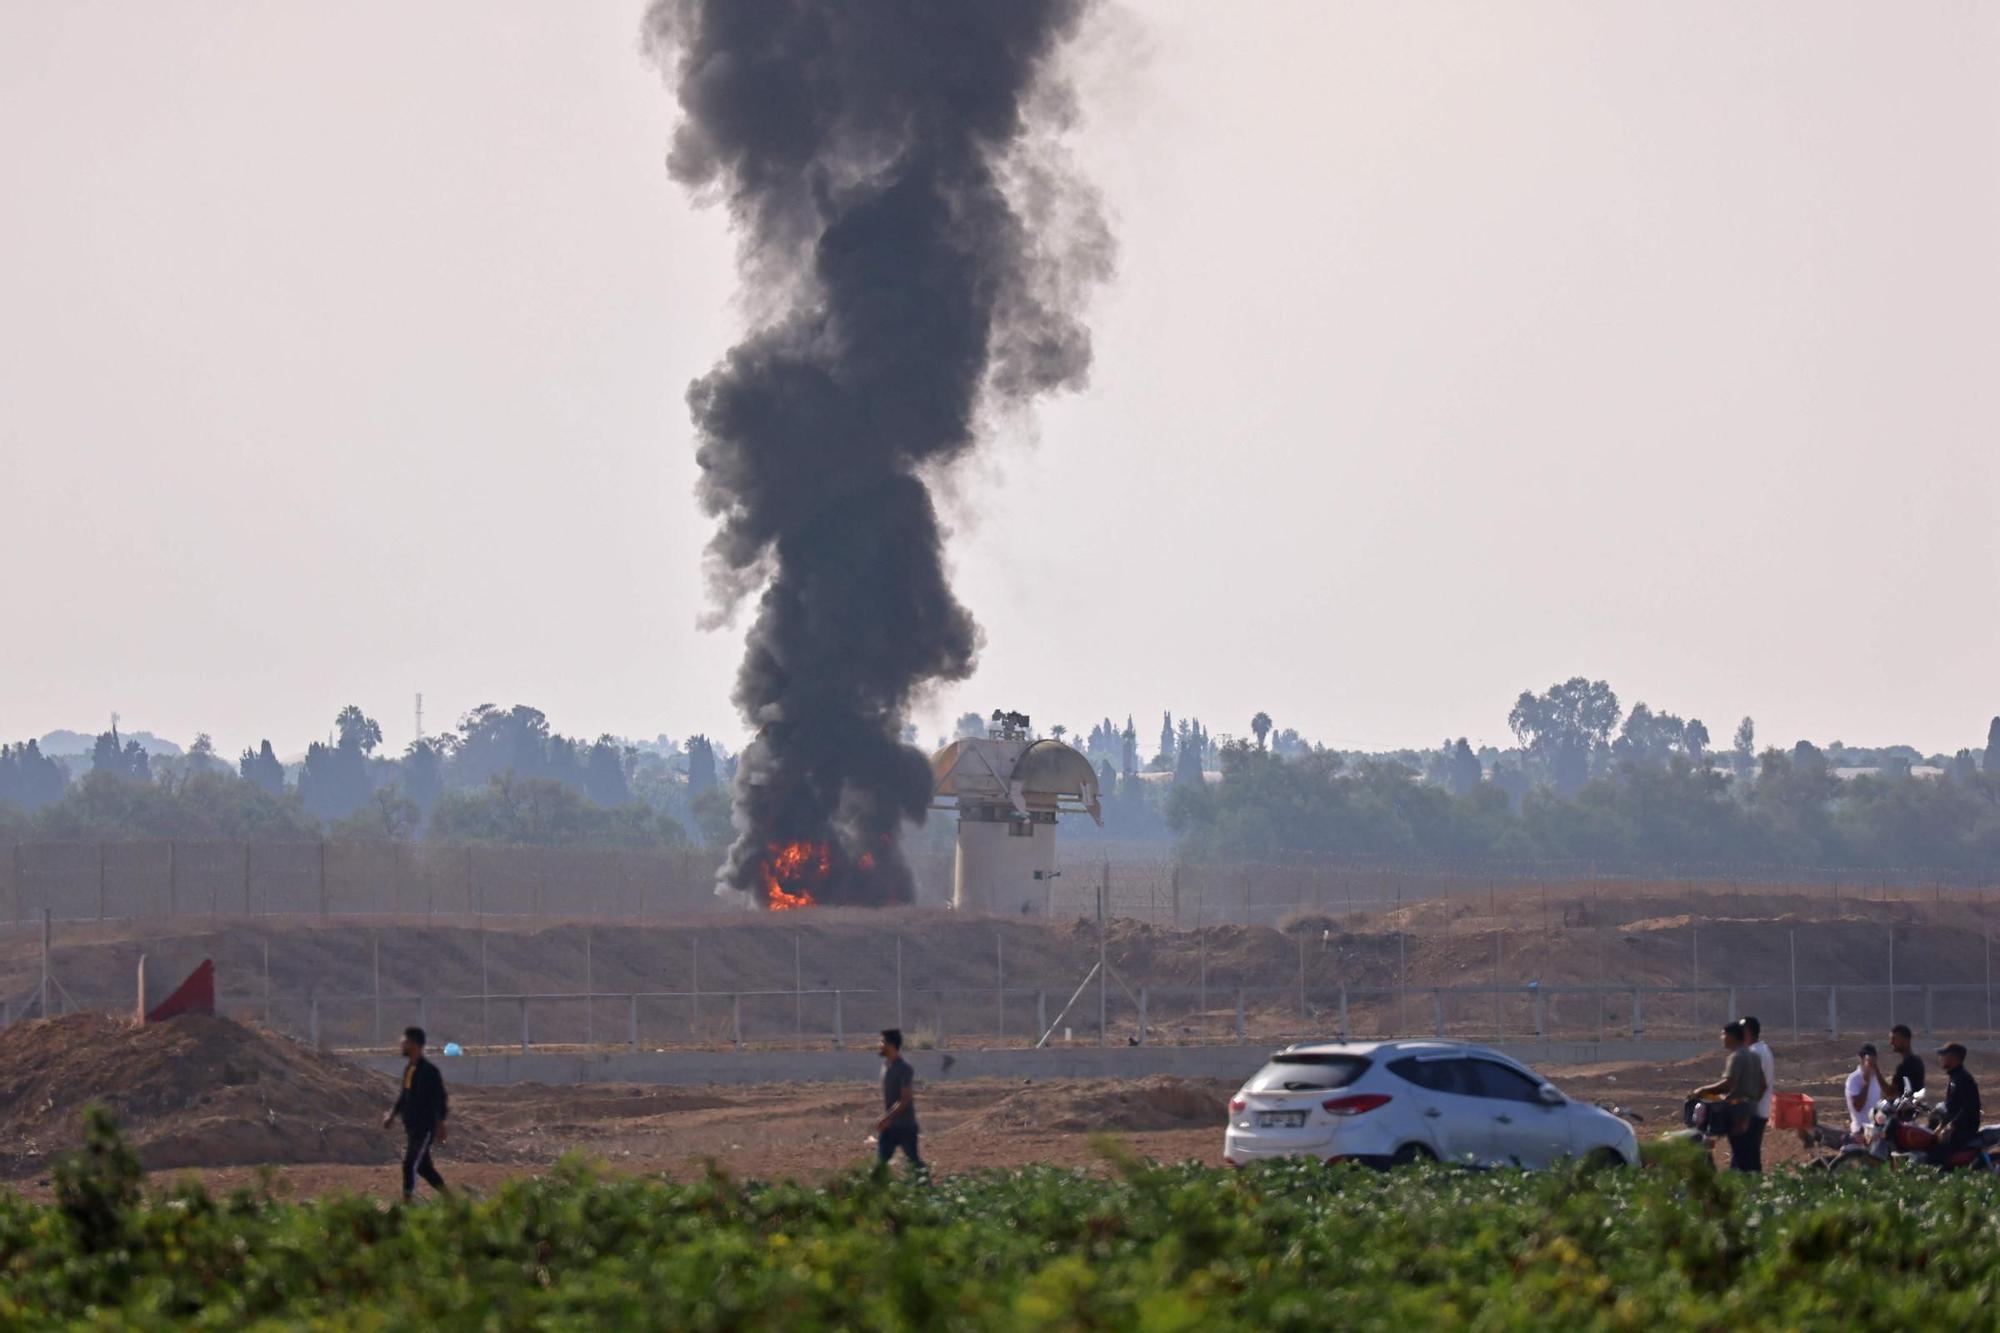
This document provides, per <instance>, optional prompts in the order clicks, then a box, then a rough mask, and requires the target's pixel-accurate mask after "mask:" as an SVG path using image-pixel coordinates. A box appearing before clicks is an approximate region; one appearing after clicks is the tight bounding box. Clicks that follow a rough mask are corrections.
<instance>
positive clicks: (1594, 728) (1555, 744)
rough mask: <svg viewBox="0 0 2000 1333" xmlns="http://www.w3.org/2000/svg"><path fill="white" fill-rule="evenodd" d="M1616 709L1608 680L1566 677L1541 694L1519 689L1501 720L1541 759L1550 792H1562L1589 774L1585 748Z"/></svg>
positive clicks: (1603, 732)
mask: <svg viewBox="0 0 2000 1333" xmlns="http://www.w3.org/2000/svg"><path fill="white" fill-rule="evenodd" d="M1621 711H1622V710H1621V709H1620V708H1619V706H1618V696H1617V695H1616V694H1615V693H1613V692H1612V689H1611V687H1610V686H1609V685H1608V684H1606V683H1605V682H1603V681H1601V680H1586V679H1584V678H1583V677H1582V676H1572V677H1570V678H1569V679H1568V680H1566V681H1562V682H1561V683H1559V684H1556V685H1551V686H1550V687H1549V688H1548V690H1547V692H1545V693H1543V694H1536V693H1534V692H1533V691H1530V690H1523V691H1521V697H1520V698H1519V699H1517V700H1515V701H1514V708H1513V711H1511V712H1509V713H1508V714H1507V725H1508V726H1509V727H1511V728H1512V729H1513V732H1514V735H1515V736H1516V737H1517V738H1519V740H1520V742H1521V744H1522V746H1523V747H1525V748H1526V749H1527V751H1528V753H1529V754H1531V755H1533V756H1534V757H1536V758H1537V759H1539V760H1540V761H1541V762H1542V764H1543V765H1544V767H1545V768H1546V769H1547V771H1548V775H1549V781H1550V783H1551V784H1552V785H1553V786H1554V787H1555V789H1556V791H1557V792H1558V793H1559V794H1561V795H1565V796H1568V795H1574V794H1575V793H1576V792H1577V791H1578V790H1579V789H1581V788H1582V786H1583V784H1584V782H1585V780H1586V779H1587V778H1588V777H1589V774H1590V757H1591V753H1592V751H1593V750H1595V749H1596V748H1598V747H1599V746H1602V745H1603V744H1604V743H1605V738H1606V737H1608V736H1609V735H1610V734H1611V729H1612V728H1613V727H1615V726H1617V725H1618V718H1619V714H1620V712H1621Z"/></svg>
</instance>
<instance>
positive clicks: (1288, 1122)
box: [1257, 1111, 1306, 1129]
mask: <svg viewBox="0 0 2000 1333" xmlns="http://www.w3.org/2000/svg"><path fill="white" fill-rule="evenodd" d="M1305 1123H1306V1113H1305V1112H1304V1111H1259V1112H1258V1113H1257V1128H1259V1129H1303V1128H1304V1127H1305Z"/></svg>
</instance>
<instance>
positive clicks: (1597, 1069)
mask: <svg viewBox="0 0 2000 1333" xmlns="http://www.w3.org/2000/svg"><path fill="white" fill-rule="evenodd" d="M1777 1045H1778V1054H1779V1060H1780V1065H1779V1086H1780V1087H1781V1088H1785V1089H1788V1090H1800V1091H1807V1092H1811V1093H1813V1094H1814V1095H1815V1096H1817V1097H1820V1098H1821V1099H1822V1102H1821V1104H1822V1106H1823V1107H1824V1108H1825V1109H1824V1111H1823V1113H1822V1118H1823V1119H1826V1120H1829V1121H1831V1119H1832V1118H1833V1117H1834V1116H1835V1115H1837V1114H1838V1110H1837V1106H1838V1097H1839V1093H1838V1087H1839V1080H1840V1078H1841V1077H1843V1076H1844V1074H1845V1072H1846V1070H1847V1069H1848V1067H1849V1065H1850V1062H1851V1053H1852V1050H1851V1048H1852V1043H1844V1042H1843V1043H1830V1042H1826V1041H1818V1042H1810V1043H1806V1044H1803V1045H1801V1046H1797V1047H1793V1048H1791V1049H1787V1048H1786V1046H1785V1044H1784V1043H1783V1041H1782V1040H1780V1041H1779V1042H1778V1043H1777ZM1720 1065H1721V1056H1720V1053H1719V1052H1718V1053H1717V1054H1716V1055H1714V1056H1703V1057H1698V1058H1696V1059H1692V1060H1687V1061H1682V1062H1679V1063H1674V1064H1667V1065H1658V1064H1640V1063H1630V1062H1625V1063H1606V1064H1596V1065H1587V1066H1571V1067H1562V1066H1550V1067H1547V1068H1545V1069H1544V1070H1543V1071H1542V1072H1543V1073H1545V1074H1546V1075H1547V1076H1548V1077H1550V1078H1551V1079H1552V1080H1554V1081H1555V1082H1556V1083H1557V1084H1558V1085H1559V1086H1561V1087H1563V1088H1564V1089H1565V1090H1567V1091H1568V1092H1569V1093H1570V1094H1571V1095H1572V1096H1576V1097H1579V1098H1584V1099H1588V1100H1592V1101H1598V1102H1603V1103H1616V1104H1617V1105H1619V1106H1621V1107H1623V1108H1625V1109H1627V1110H1629V1111H1632V1112H1635V1113H1637V1114H1638V1115H1639V1116H1640V1117H1641V1121H1640V1123H1639V1125H1638V1130H1639V1135H1640V1137H1641V1139H1642V1140H1646V1139H1653V1138H1657V1137H1658V1136H1659V1135H1660V1134H1662V1133H1663V1132H1665V1131H1667V1130H1669V1129H1671V1128H1674V1127H1675V1126H1676V1125H1677V1120H1678V1115H1679V1110H1680V1105H1681V1101H1682V1099H1683V1098H1684V1097H1685V1096H1686V1094H1687V1092H1688V1090H1689V1089H1690V1088H1692V1087H1693V1086H1695V1085H1696V1084H1698V1083H1702V1082H1706V1081H1708V1080H1710V1079H1712V1078H1714V1077H1715V1076H1716V1074H1717V1072H1718V1071H1719V1069H1720ZM1233 1090H1234V1088H1233V1086H1232V1085H1231V1084H1229V1083H1225V1082H1222V1081H1217V1080H1188V1079H1175V1078H1166V1077H1155V1078H1147V1079H1135V1080H1047V1081H1040V1082H1028V1081H1001V1080H981V1081H968V1082H962V1083H961V1082H954V1083H946V1084H939V1085H936V1086H935V1087H929V1088H923V1089H921V1090H920V1107H921V1115H922V1118H923V1123H924V1129H925V1134H924V1141H923V1142H924V1151H925V1154H926V1156H927V1157H929V1158H930V1159H931V1160H932V1161H933V1162H934V1163H935V1164H936V1166H937V1167H938V1168H940V1169H942V1170H944V1171H952V1172H955V1171H967V1170H978V1169H981V1168H987V1167H1009V1166H1020V1165H1024V1164H1029V1163H1048V1164H1053V1165H1061V1166H1076V1167H1091V1166H1101V1165H1102V1164H1103V1163H1104V1161H1105V1149H1104V1146H1103V1143H1102V1141H1101V1137H1100V1136H1108V1137H1109V1138H1111V1139H1113V1140H1116V1141H1117V1142H1118V1143H1120V1144H1122V1145H1123V1147H1124V1148H1125V1149H1126V1150H1128V1151H1130V1152H1132V1153H1134V1154H1136V1155H1138V1156H1141V1157H1147V1158H1152V1159H1155V1160H1160V1161H1184V1160H1195V1161H1200V1162H1204V1163H1208V1164H1211V1165H1217V1164H1220V1161H1221V1147H1222V1127H1223V1119H1224V1104H1225V1103H1226V1101H1227V1099H1228V1097H1229V1095H1230V1093H1231V1092H1232V1091H1233ZM393 1091H394V1089H393V1086H392V1083H391V1081H390V1080H389V1079H386V1078H384V1077H382V1076H380V1075H377V1074H374V1073H371V1072H369V1071H367V1070H364V1069H361V1068H360V1067H358V1066H355V1065H352V1064H349V1063H347V1062H346V1061H343V1060H341V1059H339V1058H337V1057H334V1056H331V1055H327V1054H324V1053H320V1052H315V1051H313V1050H310V1049H309V1048H307V1047H305V1046H303V1045H301V1044H299V1043H296V1042H293V1041H290V1040H288V1039H286V1038H282V1037H277V1036H273V1035H270V1034H267V1033H264V1032H261V1031H259V1030H257V1029H255V1028H251V1027H246V1026H243V1025H240V1024H237V1023H234V1022H231V1021H230V1020H227V1019H220V1018H185V1019H179V1020H175V1021H173V1022H171V1023H166V1024H160V1025H155V1026H152V1027H147V1028H137V1029H135V1028H132V1027H130V1026H127V1025H124V1024H120V1023H116V1022H113V1021H112V1020H109V1019H104V1018H100V1017H96V1016H90V1015H79V1016H73V1017H68V1018H60V1019H57V1020H55V1021H53V1022H49V1023H41V1022H34V1023H25V1024H19V1025H16V1027H14V1028H12V1029H9V1030H8V1031H6V1032H4V1033H0V1180H4V1185H0V1187H6V1188H13V1189H17V1190H20V1191H22V1192H23V1193H25V1194H28V1195H30V1196H37V1197H39V1196H45V1195H46V1194H47V1191H48V1177H49V1162H50V1159H51V1154H53V1153H55V1152H59V1151H61V1150H62V1149H63V1148H65V1147H67V1146H71V1145H73V1144H74V1142H75V1141H76V1135H77V1126H78V1116H79V1113H80V1111H81V1109H82V1107H83V1105H84V1104H85V1103H86V1102H90V1101H98V1102H102V1103H104V1104H106V1105H108V1106H109V1107H110V1108H111V1109H112V1110H113V1111H114V1113H115V1114H116V1115H117V1116H118V1117H119V1119H120V1121H121V1124H122V1125H123V1126H124V1128H125V1132H126V1134H127V1137H128V1139H129V1140H130V1141H131V1142H132V1143H133V1144H134V1145H135V1147H136V1148H137V1149H138V1151H139V1153H140V1156H141V1160H142V1161H144V1162H145V1163H146V1164H147V1166H148V1167H149V1169H150V1170H151V1171H152V1172H153V1174H154V1177H155V1179H157V1180H165V1179H174V1178H178V1177H181V1176H184V1175H194V1176H197V1177H199V1178H201V1179H202V1180H204V1181H205V1182H206V1183H207V1184H208V1185H209V1187H210V1188H211V1189H220V1190H228V1189H233V1188H237V1187H241V1186H255V1187H258V1188H265V1187H268V1188H271V1189H272V1190H274V1191H276V1192H279V1193H281V1194H289V1195H295V1196H302V1195H312V1194H319V1193H324V1192H329V1191H351V1192H360V1193H365V1194H372V1195H376V1196H379V1197H385V1198H386V1197H390V1196H392V1195H393V1194H394V1192H395V1190H396V1188H397V1179H396V1174H397V1173H396V1166H395V1161H396V1158H397V1155H398V1152H399V1150H400V1144H401V1139H400V1132H399V1131H398V1130H386V1131H385V1130H383V1129H381V1128H380V1120H381V1116H382V1114H383V1112H384V1110H385V1109H386V1108H387V1105H388V1103H389V1101H390V1100H391V1098H392V1096H393ZM876 1105H877V1103H876V1100H875V1090H874V1088H873V1087H872V1085H869V1084H862V1083H855V1084H810V1085H792V1086H765V1087H738V1086H730V1087H705V1088H668V1087H635V1086H585V1087H562V1088H557V1087H545V1086H537V1085H520V1086H514V1087H505V1088H463V1089H460V1090H458V1091H457V1092H455V1093H454V1096H453V1118H452V1124H453V1128H454V1131H455V1132H454V1134H453V1136H452V1139H451V1141H450V1143H449V1144H447V1145H446V1146H445V1147H444V1148H443V1149H442V1150H441V1151H440V1153H439V1160H440V1165H441V1169H442V1170H443V1171H444V1172H445V1174H446V1176H447V1177H448V1178H449V1179H452V1180H454V1181H455V1182H457V1183H459V1184H461V1185H465V1186H469V1187H471V1188H474V1189H479V1190H486V1189H491V1188H493V1187H495V1186H497V1185H498V1184H500V1183H501V1182H503V1181H505V1180H508V1179H511V1178H515V1177H519V1176H524V1175H535V1174H540V1173H542V1172H545V1171H547V1170H549V1169H550V1168H551V1167H552V1166H553V1165H554V1164H555V1163H556V1162H557V1161H558V1160H560V1159H561V1158H562V1157H563V1156H564V1155H565V1154H568V1153H580V1154H582V1155H583V1156H586V1157H588V1158H592V1159H595V1160H597V1161H599V1162H601V1163H602V1164H603V1165H604V1166H605V1167H606V1168H607V1169H610V1170H612V1171H616V1172H634V1173H648V1174H652V1173H663V1174H666V1175H670V1176H675V1177H689V1176H693V1175H696V1174H699V1173H701V1172H703V1171H706V1170H708V1169H710V1163H714V1164H716V1165H718V1166H720V1167H721V1168H723V1169H725V1170H727V1171H729V1172H731V1173H732V1174H735V1175H739V1176H763V1177H778V1176H791V1177H799V1178H807V1179H810V1178H814V1177H819V1176H824V1175H826V1174H829V1173H832V1172H837V1171H841V1170H845V1169H849V1168H852V1167H855V1166H859V1165H863V1164H865V1163H866V1162H868V1161H869V1160H870V1158H871V1154H872V1146H871V1145H870V1143H869V1142H868V1138H869V1135H870V1133H871V1132H872V1130H873V1121H874V1116H875V1109H874V1108H875V1106H876ZM1803 1156H1804V1152H1803V1150H1802V1149H1801V1147H1800V1145H1799V1144H1798V1142H1797V1140H1796V1138H1795V1136H1791V1135H1786V1134H1777V1133H1774V1134H1773V1135H1772V1136H1771V1138H1770V1140H1769V1141H1768V1144H1767V1151H1766V1160H1767V1162H1768V1163H1769V1164H1771V1165H1773V1166H1776V1165H1781V1164H1784V1163H1787V1162H1797V1161H1800V1160H1801V1159H1802V1158H1803Z"/></svg>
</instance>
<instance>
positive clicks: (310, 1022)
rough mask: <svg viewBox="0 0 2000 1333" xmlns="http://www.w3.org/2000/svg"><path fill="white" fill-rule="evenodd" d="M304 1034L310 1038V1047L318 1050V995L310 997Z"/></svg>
mask: <svg viewBox="0 0 2000 1333" xmlns="http://www.w3.org/2000/svg"><path fill="white" fill-rule="evenodd" d="M306 1034H307V1035H308V1036H310V1037H311V1038H312V1048H313V1049H314V1050H319V1049H320V1045H319V996H317V995H315V996H313V997H312V1013H311V1015H310V1016H309V1017H308V1018H307V1019H306Z"/></svg>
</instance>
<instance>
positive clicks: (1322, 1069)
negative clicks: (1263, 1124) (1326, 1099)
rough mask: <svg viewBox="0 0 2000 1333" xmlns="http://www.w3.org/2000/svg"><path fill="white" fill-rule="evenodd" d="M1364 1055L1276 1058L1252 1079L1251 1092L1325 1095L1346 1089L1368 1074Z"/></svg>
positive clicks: (1301, 1054) (1310, 1053) (1288, 1054)
mask: <svg viewBox="0 0 2000 1333" xmlns="http://www.w3.org/2000/svg"><path fill="white" fill-rule="evenodd" d="M1368 1064H1369V1061H1368V1057H1367V1056H1364V1055H1336V1054H1333V1053H1331V1052H1326V1051H1287V1052H1286V1053H1285V1054H1283V1055H1274V1056H1272V1057H1271V1062H1270V1063H1269V1064H1267V1065H1265V1066H1264V1067H1263V1068H1262V1069H1260V1070H1258V1071H1257V1073H1256V1074H1255V1075H1254V1076H1253V1077H1252V1078H1251V1080H1250V1083H1249V1086H1248V1088H1247V1091H1250V1092H1323V1091H1326V1090H1327V1089H1329V1088H1344V1087H1346V1086H1347V1085H1348V1084H1350V1083H1352V1082H1354V1080H1355V1079H1357V1078H1360V1077H1361V1076H1362V1074H1364V1073H1366V1072H1367V1070H1368Z"/></svg>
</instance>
